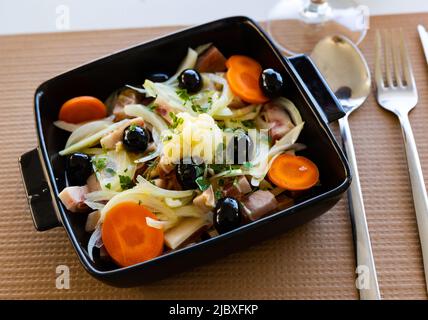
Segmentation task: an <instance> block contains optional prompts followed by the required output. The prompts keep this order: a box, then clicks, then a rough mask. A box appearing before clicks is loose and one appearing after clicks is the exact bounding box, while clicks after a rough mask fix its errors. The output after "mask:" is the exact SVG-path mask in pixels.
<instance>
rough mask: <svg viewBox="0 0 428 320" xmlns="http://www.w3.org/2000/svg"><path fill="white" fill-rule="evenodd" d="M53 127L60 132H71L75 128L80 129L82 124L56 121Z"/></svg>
mask: <svg viewBox="0 0 428 320" xmlns="http://www.w3.org/2000/svg"><path fill="white" fill-rule="evenodd" d="M54 125H55V127H57V128H60V129H62V130H65V131H68V132H73V131H74V130H76V129H77V128H79V127H81V126H82V125H83V123H79V124H76V123H70V122H65V121H62V120H57V121H55V122H54Z"/></svg>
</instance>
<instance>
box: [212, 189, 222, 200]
mask: <svg viewBox="0 0 428 320" xmlns="http://www.w3.org/2000/svg"><path fill="white" fill-rule="evenodd" d="M214 196H215V199H216V200H218V199H220V198H221V197H223V193H222V192H221V190H216V191H215V192H214Z"/></svg>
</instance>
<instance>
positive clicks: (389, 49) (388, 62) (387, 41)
mask: <svg viewBox="0 0 428 320" xmlns="http://www.w3.org/2000/svg"><path fill="white" fill-rule="evenodd" d="M383 35H384V42H385V48H384V50H383V54H384V56H385V76H386V85H387V87H390V88H391V87H393V85H394V83H393V81H392V71H391V65H392V63H391V57H392V45H391V39H390V34H389V33H388V31H386V30H384V32H383Z"/></svg>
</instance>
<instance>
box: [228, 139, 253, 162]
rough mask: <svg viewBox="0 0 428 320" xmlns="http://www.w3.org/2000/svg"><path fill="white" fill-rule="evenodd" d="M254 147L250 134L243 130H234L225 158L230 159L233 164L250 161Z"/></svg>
mask: <svg viewBox="0 0 428 320" xmlns="http://www.w3.org/2000/svg"><path fill="white" fill-rule="evenodd" d="M253 149H254V144H253V141H252V140H251V138H250V136H248V135H247V134H246V133H245V132H235V134H234V136H233V144H232V139H230V142H229V144H228V146H227V151H226V152H227V154H226V155H227V160H228V161H230V160H229V159H232V157H233V163H234V164H242V163H244V162H246V161H250V160H251V158H252V153H253Z"/></svg>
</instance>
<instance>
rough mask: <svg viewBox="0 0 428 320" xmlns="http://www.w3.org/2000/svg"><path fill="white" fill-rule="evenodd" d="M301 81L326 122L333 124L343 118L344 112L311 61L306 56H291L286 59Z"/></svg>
mask: <svg viewBox="0 0 428 320" xmlns="http://www.w3.org/2000/svg"><path fill="white" fill-rule="evenodd" d="M288 60H289V61H290V62H291V64H292V65H293V67H294V69H296V71H297V73H298V74H299V76H300V78H301V79H302V80H303V82H304V84H305V85H306V87H307V88H308V89H309V92H310V93H311V94H312V96H313V97H314V99H315V100H316V101H317V103H318V105H319V107H320V108H321V110H319V111H321V114H322V115H324V116H325V120H326V122H328V123H330V122H334V121H336V120H338V119H340V118H342V117H343V116H345V111H344V110H343V108H342V105H341V104H340V102H339V101H338V100H337V98H336V96H335V95H334V93H333V91H332V90H331V89H330V87H329V85H328V84H327V81H326V80H325V79H324V77H323V76H322V75H321V73H320V72H319V71H318V69H317V67H316V66H315V65H314V63H313V62H312V60H311V59H310V58H309V57H308V56H306V55H298V56H293V57H291V58H289V59H288Z"/></svg>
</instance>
